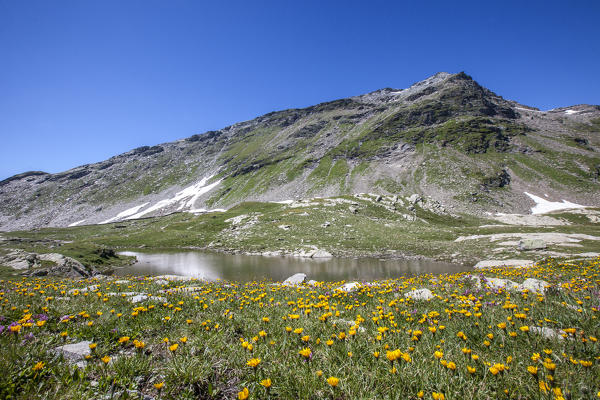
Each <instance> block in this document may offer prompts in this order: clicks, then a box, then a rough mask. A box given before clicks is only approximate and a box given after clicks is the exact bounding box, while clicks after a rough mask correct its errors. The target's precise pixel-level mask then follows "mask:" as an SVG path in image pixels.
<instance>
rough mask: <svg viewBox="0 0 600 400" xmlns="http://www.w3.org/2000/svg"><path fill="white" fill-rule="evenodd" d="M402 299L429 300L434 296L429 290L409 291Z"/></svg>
mask: <svg viewBox="0 0 600 400" xmlns="http://www.w3.org/2000/svg"><path fill="white" fill-rule="evenodd" d="M404 297H406V298H408V297H410V298H412V299H413V300H431V299H433V297H434V296H433V293H432V292H431V290H429V289H427V288H423V289H415V290H411V291H410V292H407V293H404Z"/></svg>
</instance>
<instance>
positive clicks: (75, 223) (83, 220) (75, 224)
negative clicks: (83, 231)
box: [69, 219, 85, 226]
mask: <svg viewBox="0 0 600 400" xmlns="http://www.w3.org/2000/svg"><path fill="white" fill-rule="evenodd" d="M84 222H85V219H82V220H81V221H76V222H73V223H72V224H69V226H77V225H79V224H82V223H84Z"/></svg>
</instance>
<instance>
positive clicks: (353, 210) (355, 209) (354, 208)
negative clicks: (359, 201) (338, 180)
mask: <svg viewBox="0 0 600 400" xmlns="http://www.w3.org/2000/svg"><path fill="white" fill-rule="evenodd" d="M348 210H350V212H351V213H352V214H356V213H358V208H357V207H353V206H350V207H348Z"/></svg>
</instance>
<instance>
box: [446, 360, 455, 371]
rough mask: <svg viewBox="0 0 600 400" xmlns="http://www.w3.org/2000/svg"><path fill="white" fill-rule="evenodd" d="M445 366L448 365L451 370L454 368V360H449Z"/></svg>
mask: <svg viewBox="0 0 600 400" xmlns="http://www.w3.org/2000/svg"><path fill="white" fill-rule="evenodd" d="M446 367H448V369H451V370H452V371H454V370H456V364H455V363H454V361H450V362H449V363H448V365H446Z"/></svg>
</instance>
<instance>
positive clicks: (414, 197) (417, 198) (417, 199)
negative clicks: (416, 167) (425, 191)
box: [406, 193, 423, 206]
mask: <svg viewBox="0 0 600 400" xmlns="http://www.w3.org/2000/svg"><path fill="white" fill-rule="evenodd" d="M406 200H408V203H409V204H411V205H413V206H414V205H417V204H419V203H422V202H423V197H421V195H420V194H417V193H415V194H411V195H410V197H409V198H408V199H406Z"/></svg>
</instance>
